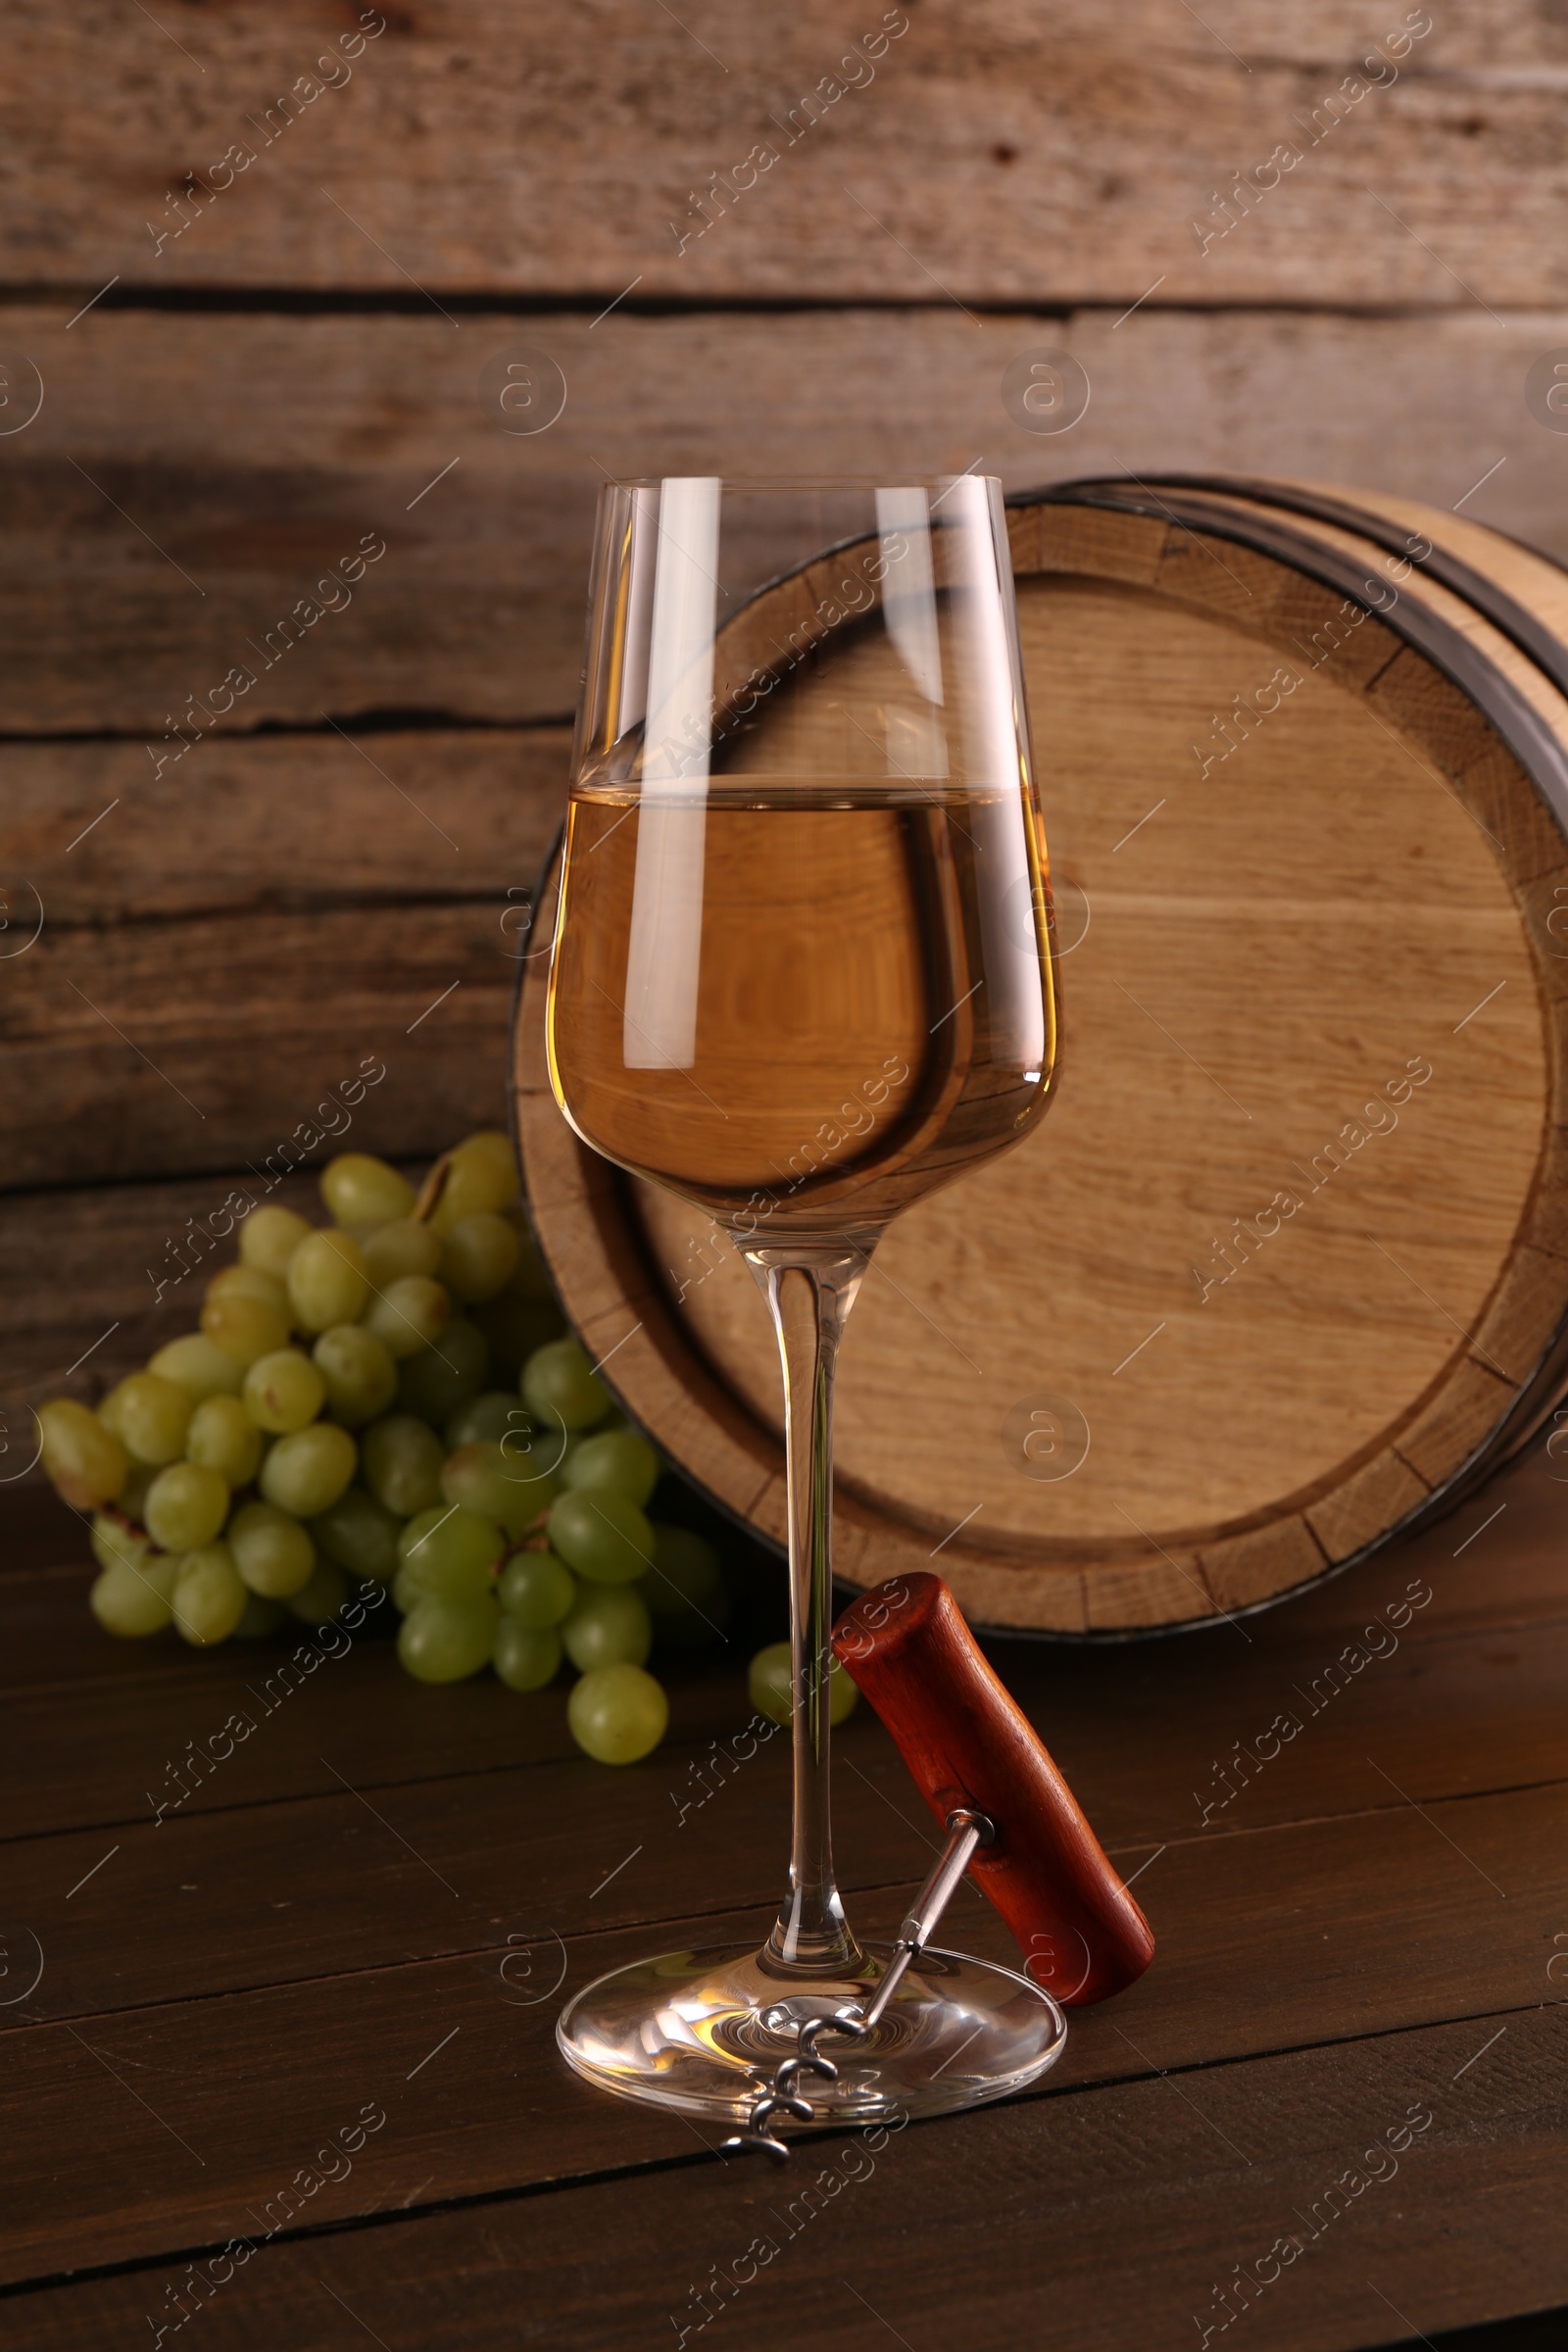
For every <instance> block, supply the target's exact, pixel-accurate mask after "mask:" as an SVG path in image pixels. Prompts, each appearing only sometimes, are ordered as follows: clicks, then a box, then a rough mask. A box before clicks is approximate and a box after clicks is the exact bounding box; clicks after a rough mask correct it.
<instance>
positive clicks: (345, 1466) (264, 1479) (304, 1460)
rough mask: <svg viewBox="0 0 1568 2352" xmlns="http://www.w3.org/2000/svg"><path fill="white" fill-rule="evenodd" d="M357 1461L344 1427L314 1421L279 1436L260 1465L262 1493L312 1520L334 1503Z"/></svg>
mask: <svg viewBox="0 0 1568 2352" xmlns="http://www.w3.org/2000/svg"><path fill="white" fill-rule="evenodd" d="M358 1460H359V1454H358V1452H357V1450H356V1447H355V1444H354V1440H353V1439H352V1438H351V1437H350V1436H349V1433H348V1431H347V1430H346V1429H339V1428H338V1426H337V1423H336V1422H335V1421H313V1422H312V1423H311V1425H310V1427H309V1428H308V1429H295V1430H291V1431H290V1432H289V1434H288V1436H287V1437H286V1438H279V1439H278V1441H277V1443H276V1445H275V1446H273V1447H272V1448H271V1451H270V1453H269V1454H268V1456H267V1459H266V1460H265V1461H264V1462H263V1464H262V1476H261V1488H262V1493H263V1494H264V1495H266V1496H267V1499H268V1501H269V1502H275V1503H276V1504H277V1506H278V1508H279V1509H280V1510H284V1511H292V1512H293V1513H294V1516H295V1517H296V1518H297V1519H314V1518H315V1517H316V1515H317V1513H318V1512H319V1511H324V1510H326V1509H328V1508H329V1506H330V1505H331V1504H332V1503H334V1502H336V1500H337V1498H338V1496H339V1495H341V1494H342V1492H343V1490H344V1488H345V1487H346V1486H347V1485H348V1483H349V1480H350V1479H351V1478H352V1477H353V1476H354V1471H355V1466H356V1464H357V1463H358Z"/></svg>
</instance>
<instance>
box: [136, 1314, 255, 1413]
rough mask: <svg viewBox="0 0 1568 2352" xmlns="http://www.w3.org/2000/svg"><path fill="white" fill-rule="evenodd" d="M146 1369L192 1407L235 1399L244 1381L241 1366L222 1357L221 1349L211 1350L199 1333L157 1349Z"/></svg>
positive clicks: (205, 1339) (242, 1366)
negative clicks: (212, 1400) (169, 1384)
mask: <svg viewBox="0 0 1568 2352" xmlns="http://www.w3.org/2000/svg"><path fill="white" fill-rule="evenodd" d="M147 1369H148V1371H149V1372H156V1373H157V1374H158V1376H159V1378H160V1379H161V1380H172V1382H173V1384H174V1386H175V1388H176V1389H183V1390H184V1392H185V1394H186V1396H187V1397H189V1398H190V1399H191V1402H192V1403H193V1404H203V1403H205V1402H206V1400H207V1398H208V1397H237V1396H238V1395H239V1390H240V1383H241V1381H242V1380H243V1379H244V1378H245V1367H244V1365H243V1364H237V1363H236V1362H235V1361H234V1358H233V1357H232V1356H231V1355H225V1354H224V1353H223V1350H222V1349H221V1348H215V1347H214V1346H213V1343H212V1341H211V1340H210V1339H208V1337H207V1335H206V1333H205V1332H200V1331H190V1332H187V1333H186V1334H185V1336H184V1338H183V1339H180V1340H171V1341H170V1342H169V1344H168V1346H167V1347H164V1348H159V1350H158V1353H157V1354H156V1355H155V1356H154V1357H153V1359H152V1362H151V1363H150V1364H149V1365H148V1367H147Z"/></svg>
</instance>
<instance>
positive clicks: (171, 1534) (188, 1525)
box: [146, 1462, 228, 1551]
mask: <svg viewBox="0 0 1568 2352" xmlns="http://www.w3.org/2000/svg"><path fill="white" fill-rule="evenodd" d="M146 1511H147V1533H148V1534H149V1535H150V1536H151V1538H152V1540H153V1542H154V1543H155V1544H158V1545H159V1546H160V1548H161V1549H162V1550H164V1551H200V1550H201V1548H202V1546H203V1544H211V1542H212V1541H213V1538H214V1537H215V1536H216V1535H217V1534H218V1532H219V1530H220V1529H221V1526H222V1524H223V1521H224V1520H225V1519H226V1518H227V1517H228V1481H227V1479H226V1478H224V1477H222V1476H221V1474H220V1473H219V1472H218V1471H217V1470H209V1469H206V1468H205V1467H204V1466H203V1464H202V1463H200V1462H171V1463H170V1465H169V1467H168V1469H167V1470H160V1471H159V1473H158V1476H157V1477H156V1478H155V1479H154V1480H153V1483H152V1485H151V1486H150V1487H149V1488H148V1490H147V1502H146Z"/></svg>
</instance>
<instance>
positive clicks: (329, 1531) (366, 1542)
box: [311, 1487, 402, 1584]
mask: <svg viewBox="0 0 1568 2352" xmlns="http://www.w3.org/2000/svg"><path fill="white" fill-rule="evenodd" d="M401 1527H402V1521H401V1520H400V1519H399V1518H398V1517H397V1516H396V1514H395V1513H394V1512H392V1511H389V1510H388V1509H387V1508H386V1505H385V1504H384V1503H380V1502H377V1501H376V1499H375V1496H374V1495H368V1494H367V1493H366V1491H365V1489H364V1488H363V1487H349V1488H346V1489H345V1491H344V1492H343V1493H342V1494H341V1495H339V1496H338V1498H337V1500H336V1502H334V1503H333V1504H332V1506H331V1508H330V1510H325V1511H322V1512H321V1513H320V1514H319V1517H317V1518H315V1519H313V1520H312V1521H311V1534H312V1536H313V1537H314V1538H315V1540H316V1548H317V1550H318V1551H321V1552H324V1553H325V1554H326V1556H327V1558H328V1559H329V1560H335V1561H336V1562H337V1564H338V1566H339V1567H340V1568H346V1569H347V1570H348V1572H349V1574H350V1575H351V1576H373V1577H377V1578H378V1579H379V1580H380V1582H381V1583H382V1584H386V1583H388V1582H389V1581H390V1580H391V1578H392V1577H394V1576H395V1575H396V1574H397V1566H398V1535H399V1532H400V1530H401Z"/></svg>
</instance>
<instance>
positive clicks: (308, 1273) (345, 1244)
mask: <svg viewBox="0 0 1568 2352" xmlns="http://www.w3.org/2000/svg"><path fill="white" fill-rule="evenodd" d="M328 1173H330V1171H328ZM369 1296H370V1284H369V1278H368V1275H367V1273H366V1271H365V1259H364V1258H363V1256H362V1255H361V1253H360V1246H359V1244H358V1242H356V1241H355V1240H354V1238H353V1236H352V1235H350V1234H347V1233H332V1232H319V1233H312V1234H307V1236H306V1238H305V1240H304V1241H303V1242H301V1244H300V1246H299V1248H298V1249H297V1250H295V1252H294V1254H293V1256H292V1257H291V1258H290V1259H289V1261H288V1303H289V1311H290V1313H291V1314H292V1315H293V1318H294V1321H295V1322H296V1323H297V1324H298V1325H299V1328H300V1330H301V1331H305V1332H312V1333H314V1332H319V1331H329V1330H330V1329H331V1327H332V1325H333V1324H334V1323H357V1322H358V1321H359V1319H360V1317H361V1315H362V1314H363V1313H364V1312H365V1302H366V1300H367V1299H368V1298H369ZM394 1352H395V1351H394Z"/></svg>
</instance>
